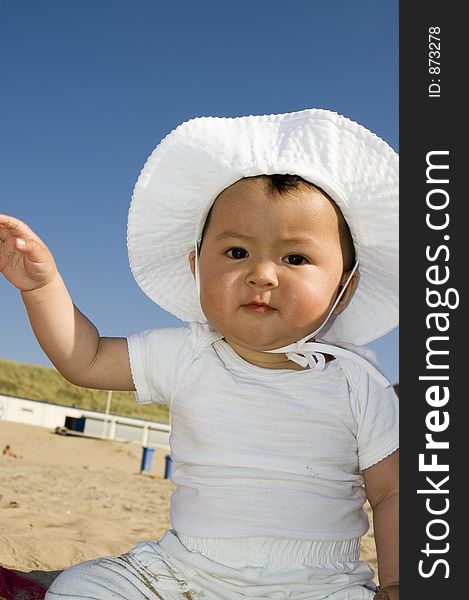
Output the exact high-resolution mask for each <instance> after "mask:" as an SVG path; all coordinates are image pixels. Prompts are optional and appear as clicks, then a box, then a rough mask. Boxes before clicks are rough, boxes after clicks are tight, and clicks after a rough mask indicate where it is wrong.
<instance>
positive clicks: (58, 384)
mask: <svg viewBox="0 0 469 600" xmlns="http://www.w3.org/2000/svg"><path fill="white" fill-rule="evenodd" d="M0 394H5V395H8V396H17V397H19V398H28V399H30V400H46V401H47V402H52V403H54V404H63V405H66V406H73V407H75V408H83V409H88V410H96V411H99V412H104V411H105V409H106V401H107V392H106V391H102V390H90V389H88V388H82V387H78V386H76V385H73V384H71V383H69V382H68V381H66V380H65V379H64V378H63V377H62V376H61V375H60V373H58V372H57V371H56V370H55V369H52V368H49V367H39V366H35V365H26V364H22V363H17V362H13V361H10V360H4V359H0ZM111 413H112V414H116V415H125V416H127V417H137V418H141V419H150V420H152V421H158V422H159V423H168V422H169V413H168V410H167V409H166V407H164V406H160V405H158V404H146V405H139V404H137V401H136V399H135V396H134V394H133V392H113V393H112V404H111Z"/></svg>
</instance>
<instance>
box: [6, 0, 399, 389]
mask: <svg viewBox="0 0 469 600" xmlns="http://www.w3.org/2000/svg"><path fill="white" fill-rule="evenodd" d="M398 34H399V31H398V1H397V0H386V1H381V2H376V0H356V1H354V2H350V1H349V0H336V1H334V0H329V1H327V0H319V1H315V0H293V1H291V2H287V1H286V0H236V2H221V1H220V0H218V1H215V0H200V1H197V0H180V1H169V0H166V1H159V0H134V1H132V2H131V1H130V0H43V1H42V2H37V0H3V1H2V0H0V57H1V58H0V60H1V61H2V62H1V64H0V78H1V79H0V81H1V86H2V93H1V96H0V115H1V119H0V165H1V167H0V168H1V173H0V212H4V213H7V214H11V215H14V216H16V217H18V218H20V219H22V220H23V221H26V222H27V223H28V224H29V225H30V226H31V227H32V228H33V229H34V230H35V231H36V232H37V233H38V235H39V236H40V237H41V238H43V239H44V241H45V242H46V243H47V244H48V245H49V247H50V248H51V250H52V252H53V253H54V256H55V259H56V262H57V264H58V266H59V269H60V271H61V273H62V275H63V277H64V279H65V281H66V283H67V286H68V288H69V290H70V293H71V294H72V297H73V298H74V301H75V303H76V304H77V305H78V307H79V308H80V309H81V310H82V311H83V312H84V313H85V314H86V315H87V316H88V317H89V318H91V319H92V320H93V322H94V323H95V324H96V325H97V327H98V328H99V330H100V332H101V334H102V335H107V336H126V335H129V334H131V333H134V332H136V331H140V330H143V329H150V328H153V327H161V326H168V325H178V324H180V323H181V322H180V321H178V320H177V319H176V318H175V317H172V316H171V315H169V314H168V313H166V312H164V311H163V310H162V309H160V308H159V307H158V306H156V305H155V304H154V303H152V302H151V301H150V300H149V299H148V298H147V297H146V296H145V295H144V294H143V292H142V291H140V289H139V287H138V286H137V284H136V283H135V281H134V279H133V277H132V275H131V272H130V269H129V266H128V258H127V249H126V220H127V211H128V207H129V203H130V198H131V194H132V190H133V186H134V184H135V181H136V179H137V177H138V174H139V172H140V169H141V168H142V166H143V164H144V162H145V160H146V158H147V156H148V155H149V154H150V153H151V151H152V150H153V148H154V147H155V146H156V145H157V143H158V142H159V141H160V140H161V138H162V137H164V136H165V135H166V134H167V133H169V131H171V130H172V129H173V128H174V127H176V126H177V125H178V124H179V123H181V122H182V121H185V120H186V119H188V118H191V117H195V116H202V115H220V116H238V115H244V114H266V113H280V112H290V111H294V110H301V109H303V108H312V107H320V108H327V109H331V110H335V111H337V112H339V113H342V114H344V115H346V116H348V117H349V118H351V119H353V120H355V121H358V122H359V123H361V124H363V125H365V126H366V127H368V128H369V129H371V130H372V131H374V132H375V133H376V134H378V135H379V136H380V137H382V138H383V139H385V140H386V141H387V142H388V143H389V144H390V145H391V146H392V147H393V148H394V149H395V150H396V151H399V148H398V143H399V140H398V124H399V114H398V97H399V89H398V83H399V81H398V75H399V74H398ZM370 347H371V348H372V349H374V350H375V351H376V352H377V354H378V359H379V361H380V363H381V365H382V369H383V371H384V373H385V374H386V375H387V376H388V377H389V378H390V379H391V381H392V382H397V381H398V380H399V371H398V328H397V329H395V330H394V331H392V332H390V333H389V334H387V335H386V336H384V337H383V338H381V339H380V340H377V341H376V342H373V343H372V344H370ZM0 358H8V359H12V360H16V361H19V362H24V363H30V364H38V365H47V366H50V363H49V361H48V359H47V357H46V356H45V355H44V353H43V352H42V350H41V349H40V347H39V345H38V344H37V342H36V340H35V338H34V336H33V334H32V332H31V330H30V327H29V323H28V320H27V316H26V313H25V310H24V308H23V305H22V303H21V301H20V298H19V294H18V292H17V291H16V290H15V289H14V288H12V287H11V286H10V285H9V284H8V283H7V282H6V281H5V280H4V279H0Z"/></svg>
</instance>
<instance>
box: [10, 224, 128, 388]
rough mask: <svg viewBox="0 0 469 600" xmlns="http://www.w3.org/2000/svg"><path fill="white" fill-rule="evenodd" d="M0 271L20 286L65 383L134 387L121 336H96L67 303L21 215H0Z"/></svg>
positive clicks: (37, 330)
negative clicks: (19, 216)
mask: <svg viewBox="0 0 469 600" xmlns="http://www.w3.org/2000/svg"><path fill="white" fill-rule="evenodd" d="M0 271H1V272H2V273H3V275H4V276H5V278H6V279H7V280H8V281H9V282H10V283H11V284H12V285H14V286H15V287H16V288H17V289H18V290H20V292H21V297H22V299H23V302H24V304H25V307H26V310H27V312H28V316H29V320H30V322H31V326H32V328H33V331H34V334H35V336H36V338H37V340H38V342H39V344H40V345H41V348H42V349H43V350H44V352H45V353H46V355H47V356H48V358H49V359H50V361H51V362H52V364H53V365H55V367H56V368H57V370H58V371H59V372H60V373H61V374H62V375H63V377H65V378H66V379H67V380H68V381H70V382H71V383H74V384H75V385H80V386H83V387H89V388H97V389H105V390H134V385H133V382H132V376H131V372H130V365H129V356H128V350H127V342H126V340H125V338H102V337H100V335H99V332H98V330H97V329H96V327H95V326H94V325H93V323H91V321H89V320H88V319H87V318H86V317H85V315H83V314H82V313H81V312H80V311H79V310H78V308H77V307H76V306H75V305H74V304H73V302H72V299H71V298H70V295H69V293H68V291H67V288H66V287H65V284H64V282H63V280H62V277H61V276H60V273H59V272H58V270H57V266H56V264H55V261H54V258H53V256H52V254H51V252H50V250H49V249H48V248H47V246H46V245H45V244H44V242H43V241H42V240H41V239H40V238H39V237H38V236H37V235H36V234H35V233H34V232H33V231H32V230H31V229H30V228H29V227H28V226H27V225H26V224H25V223H23V222H22V221H20V220H19V219H15V218H14V217H10V216H7V215H0Z"/></svg>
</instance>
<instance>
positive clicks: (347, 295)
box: [333, 270, 360, 315]
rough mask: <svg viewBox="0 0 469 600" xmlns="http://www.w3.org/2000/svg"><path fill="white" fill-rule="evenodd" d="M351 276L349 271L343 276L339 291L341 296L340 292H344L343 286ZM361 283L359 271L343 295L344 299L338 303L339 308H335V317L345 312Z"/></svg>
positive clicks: (353, 276)
mask: <svg viewBox="0 0 469 600" xmlns="http://www.w3.org/2000/svg"><path fill="white" fill-rule="evenodd" d="M349 275H350V271H348V272H347V273H344V274H343V276H342V281H341V282H340V283H341V285H340V287H339V290H338V293H339V294H340V292H341V290H342V285H343V284H344V283H345V282H346V281H347V278H348V276H349ZM359 281H360V273H359V272H358V270H357V271H355V273H354V274H353V275H352V279H351V280H350V281H349V282H348V284H347V287H346V288H345V291H344V293H343V294H342V298H341V299H340V300H339V302H338V303H337V306H336V307H335V309H334V312H333V314H334V315H340V313H341V312H342V311H343V310H344V308H345V307H346V306H347V304H348V303H349V302H350V300H351V299H352V296H353V294H354V293H355V290H356V289H357V285H358V282H359Z"/></svg>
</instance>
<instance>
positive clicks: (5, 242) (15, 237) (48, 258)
mask: <svg viewBox="0 0 469 600" xmlns="http://www.w3.org/2000/svg"><path fill="white" fill-rule="evenodd" d="M0 271H1V272H2V273H3V275H4V276H5V277H6V278H7V279H8V280H9V281H10V282H11V283H12V284H13V285H14V286H15V287H17V288H18V289H20V290H31V289H35V288H36V287H40V286H42V285H45V284H46V283H48V282H49V281H51V280H52V279H53V277H54V275H55V272H56V267H55V262H54V259H53V257H52V254H51V253H50V251H49V249H48V248H47V246H46V245H45V244H44V243H43V242H42V240H41V239H40V238H39V237H38V236H37V235H36V234H35V233H34V232H33V231H32V230H31V229H30V228H29V227H28V226H27V225H26V224H25V223H23V222H22V221H20V220H19V219H15V218H13V217H8V216H6V215H0Z"/></svg>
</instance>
